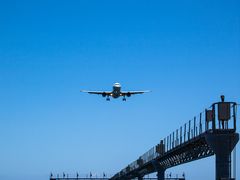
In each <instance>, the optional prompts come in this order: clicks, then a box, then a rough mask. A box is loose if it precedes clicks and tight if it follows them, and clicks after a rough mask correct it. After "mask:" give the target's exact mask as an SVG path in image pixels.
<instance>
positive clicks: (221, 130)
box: [111, 102, 238, 180]
mask: <svg viewBox="0 0 240 180" xmlns="http://www.w3.org/2000/svg"><path fill="white" fill-rule="evenodd" d="M222 103H223V105H225V104H227V106H226V107H227V108H228V107H229V109H226V112H222V111H224V109H221V110H219V109H220V108H222V107H219V106H222ZM210 108H211V110H207V109H206V110H205V111H204V112H202V113H200V114H199V116H197V117H194V118H193V120H191V121H189V122H188V123H186V124H184V126H182V127H180V129H178V130H176V131H174V132H173V133H171V134H170V135H169V136H167V137H166V138H164V139H163V140H161V141H160V143H159V144H158V145H156V146H155V147H153V148H151V149H150V150H149V151H147V152H146V153H144V154H143V155H142V156H140V157H139V158H138V159H137V160H136V161H134V162H132V163H131V164H129V165H128V166H127V167H126V168H124V169H122V170H121V171H120V172H119V173H117V174H115V175H114V176H113V177H112V178H111V180H122V179H124V180H125V179H134V178H139V179H142V177H144V176H145V175H147V174H150V173H153V172H158V171H160V170H162V171H163V175H162V178H161V179H163V177H164V171H165V170H166V169H168V168H171V167H174V166H177V165H180V164H184V163H188V162H191V161H195V160H198V159H202V158H206V157H209V156H212V155H214V154H215V152H214V149H213V146H212V144H211V143H210V142H209V137H210V136H211V137H212V135H214V136H215V137H218V136H219V138H220V137H221V136H222V135H227V136H228V137H229V138H231V140H228V139H227V138H225V140H226V142H227V143H228V144H229V146H232V145H233V144H234V142H233V141H238V134H236V133H235V132H236V114H235V109H236V103H234V102H227V103H225V102H219V103H214V104H213V105H212V106H211V107H210ZM216 109H217V110H218V111H216ZM221 114H223V116H224V118H226V117H228V116H229V119H227V120H222V117H221ZM202 117H205V119H204V120H203V118H202ZM216 117H217V120H218V121H216ZM215 137H214V138H215ZM223 149H224V147H223ZM227 149H229V150H230V149H231V147H229V148H227Z"/></svg>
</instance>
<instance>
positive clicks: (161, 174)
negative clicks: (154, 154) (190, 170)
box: [157, 169, 165, 180]
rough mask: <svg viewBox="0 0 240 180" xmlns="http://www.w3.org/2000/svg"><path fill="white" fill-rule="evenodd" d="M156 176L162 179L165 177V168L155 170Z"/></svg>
mask: <svg viewBox="0 0 240 180" xmlns="http://www.w3.org/2000/svg"><path fill="white" fill-rule="evenodd" d="M157 178H158V180H164V179H165V169H161V170H160V169H159V170H158V171H157Z"/></svg>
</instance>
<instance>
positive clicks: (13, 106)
mask: <svg viewBox="0 0 240 180" xmlns="http://www.w3.org/2000/svg"><path fill="white" fill-rule="evenodd" d="M239 7H240V2H239V1H237V0H232V1H223V0H220V1H219V0H218V1H215V0H212V1H205V0H203V1H198V0H197V1H181V2H180V1H174V0H173V1H155V0H153V1H141V0H140V1H139V0H138V1H136V0H135V1H134V0H131V1H107V0H102V1H96V0H95V1H94V0H90V1H86V0H82V1H56V0H52V1H27V0H26V1H11V0H10V1H5V2H4V1H1V2H0V22H1V28H0V99H1V103H0V128H1V130H0V147H1V148H0V158H1V160H0V169H1V171H0V178H1V179H5V180H15V179H18V180H30V179H31V180H32V179H35V180H42V179H48V175H49V173H50V172H51V171H52V172H53V173H61V172H63V171H64V172H66V173H75V172H76V171H79V172H80V174H85V173H88V172H90V171H92V172H93V173H99V174H100V173H102V172H103V171H105V172H106V173H108V174H114V173H116V172H117V171H119V170H120V169H122V168H123V167H125V166H126V165H127V164H128V163H130V162H132V161H133V160H135V159H136V158H138V157H139V156H140V155H141V154H143V153H144V152H145V151H147V150H148V149H149V148H150V147H152V146H154V145H155V144H157V143H158V141H159V140H160V139H161V138H163V137H165V136H167V135H168V134H169V133H171V132H172V131H173V130H175V129H177V128H178V127H179V126H181V125H182V124H183V123H185V122H186V121H188V120H189V119H191V118H192V117H193V116H194V115H196V114H198V113H199V112H201V111H202V110H203V109H204V108H205V107H209V106H210V104H211V103H212V102H214V101H218V100H219V96H220V95H221V94H225V95H226V98H227V99H228V100H231V101H237V102H240V99H239V98H240V81H239V78H240V75H239V68H240V8H239ZM114 82H120V83H121V84H122V86H123V89H125V90H142V89H143V90H145V89H150V90H152V92H151V93H148V94H146V95H141V96H134V97H131V98H130V99H128V101H127V102H126V103H125V102H122V101H121V99H118V100H112V101H111V102H106V101H105V99H103V98H101V97H100V96H93V95H92V96H90V95H87V94H83V93H80V92H79V90H80V89H89V90H108V89H111V88H112V85H113V83H114ZM238 127H239V118H238ZM237 159H238V162H240V158H239V152H238V155H237ZM169 171H172V172H173V173H178V172H179V173H182V171H185V172H186V174H187V177H188V178H189V179H195V180H200V179H203V178H202V177H203V176H202V175H203V174H204V176H205V177H204V179H206V180H210V179H213V177H214V158H213V157H211V158H208V159H205V160H201V161H198V162H194V163H190V164H187V165H183V166H179V167H176V168H173V169H170V170H169ZM239 173H240V172H238V177H239V176H240V174H239Z"/></svg>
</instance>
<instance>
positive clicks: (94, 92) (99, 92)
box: [81, 90, 112, 96]
mask: <svg viewBox="0 0 240 180" xmlns="http://www.w3.org/2000/svg"><path fill="white" fill-rule="evenodd" d="M81 92H85V93H89V94H98V95H109V96H110V95H111V93H112V92H110V91H86V90H81Z"/></svg>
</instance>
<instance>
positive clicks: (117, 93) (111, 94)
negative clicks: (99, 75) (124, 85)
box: [81, 83, 150, 101]
mask: <svg viewBox="0 0 240 180" xmlns="http://www.w3.org/2000/svg"><path fill="white" fill-rule="evenodd" d="M81 92H86V93H89V94H98V95H102V97H107V98H106V100H107V101H110V97H113V98H115V99H116V98H119V97H120V96H122V97H123V101H126V100H127V99H126V96H127V97H130V96H131V95H134V94H143V93H147V92H150V91H121V85H120V83H115V84H114V85H113V90H112V91H85V90H81Z"/></svg>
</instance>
